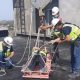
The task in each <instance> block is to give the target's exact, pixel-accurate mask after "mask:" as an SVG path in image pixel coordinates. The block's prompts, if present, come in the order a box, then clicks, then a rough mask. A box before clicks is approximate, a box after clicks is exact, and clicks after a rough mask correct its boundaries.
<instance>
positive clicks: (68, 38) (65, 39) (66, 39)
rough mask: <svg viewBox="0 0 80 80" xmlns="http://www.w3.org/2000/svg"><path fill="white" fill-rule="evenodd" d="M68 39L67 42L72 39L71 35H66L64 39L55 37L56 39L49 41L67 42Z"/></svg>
mask: <svg viewBox="0 0 80 80" xmlns="http://www.w3.org/2000/svg"><path fill="white" fill-rule="evenodd" d="M66 41H67V42H69V41H71V39H70V36H69V35H66V36H65V38H64V39H61V38H57V39H55V40H51V41H50V42H49V43H52V44H53V43H55V42H58V43H63V42H66Z"/></svg>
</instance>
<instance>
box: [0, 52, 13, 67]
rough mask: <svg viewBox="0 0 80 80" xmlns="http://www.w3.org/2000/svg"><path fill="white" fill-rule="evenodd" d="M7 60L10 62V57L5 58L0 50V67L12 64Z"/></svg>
mask: <svg viewBox="0 0 80 80" xmlns="http://www.w3.org/2000/svg"><path fill="white" fill-rule="evenodd" d="M9 61H10V62H12V60H11V59H9V60H5V59H4V56H3V55H2V52H0V67H4V68H6V67H10V66H12V65H11V64H10V62H9Z"/></svg>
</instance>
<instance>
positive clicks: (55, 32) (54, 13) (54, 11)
mask: <svg viewBox="0 0 80 80" xmlns="http://www.w3.org/2000/svg"><path fill="white" fill-rule="evenodd" d="M56 18H58V19H59V20H60V21H61V22H62V19H61V18H60V15H59V8H58V7H56V6H55V7H53V8H52V20H53V19H56ZM49 28H50V30H51V39H56V38H57V37H58V36H61V34H60V32H59V31H58V30H57V29H54V26H53V25H52V24H51V25H49V26H47V27H46V26H41V29H43V30H46V29H49ZM54 52H55V53H54ZM53 53H54V54H53V55H54V57H53V62H54V63H55V67H57V66H59V65H58V64H59V49H58V43H57V42H56V43H55V44H53Z"/></svg>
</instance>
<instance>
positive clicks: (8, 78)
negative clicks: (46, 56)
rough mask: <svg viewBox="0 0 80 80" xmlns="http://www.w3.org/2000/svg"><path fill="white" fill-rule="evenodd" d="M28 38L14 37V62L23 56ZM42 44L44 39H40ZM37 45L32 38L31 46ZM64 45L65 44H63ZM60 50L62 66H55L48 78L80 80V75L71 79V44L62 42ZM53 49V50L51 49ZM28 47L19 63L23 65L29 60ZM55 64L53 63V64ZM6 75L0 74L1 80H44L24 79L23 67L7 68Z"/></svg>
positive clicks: (53, 79) (51, 79)
mask: <svg viewBox="0 0 80 80" xmlns="http://www.w3.org/2000/svg"><path fill="white" fill-rule="evenodd" d="M26 41H27V38H24V37H14V50H15V55H14V57H13V58H12V60H13V62H14V64H16V63H17V62H18V61H19V60H20V59H21V57H22V55H23V52H24V49H25V46H26ZM40 44H42V41H40ZM34 45H35V39H32V40H31V48H32V47H33V46H34ZM63 45H64V46H63ZM47 48H48V49H49V50H50V49H51V48H52V45H48V46H47ZM59 50H60V63H59V64H60V66H61V67H54V68H53V73H52V74H51V76H50V79H48V80H80V77H77V78H75V79H70V78H69V77H68V75H69V74H70V52H69V51H70V50H69V44H67V45H65V44H62V45H60V46H59ZM50 51H51V50H50ZM28 53H29V52H28V49H27V50H26V54H25V56H24V59H23V60H22V62H21V63H20V64H19V65H23V64H25V63H26V61H27V55H28ZM52 65H53V64H52ZM6 73H7V74H6V75H5V76H0V80H43V79H24V78H22V75H23V74H22V73H21V68H16V67H14V68H13V69H6Z"/></svg>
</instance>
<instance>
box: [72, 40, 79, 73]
mask: <svg viewBox="0 0 80 80" xmlns="http://www.w3.org/2000/svg"><path fill="white" fill-rule="evenodd" d="M76 42H77V43H76ZM71 68H72V72H74V71H80V38H78V39H77V40H76V41H75V42H73V43H71Z"/></svg>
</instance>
